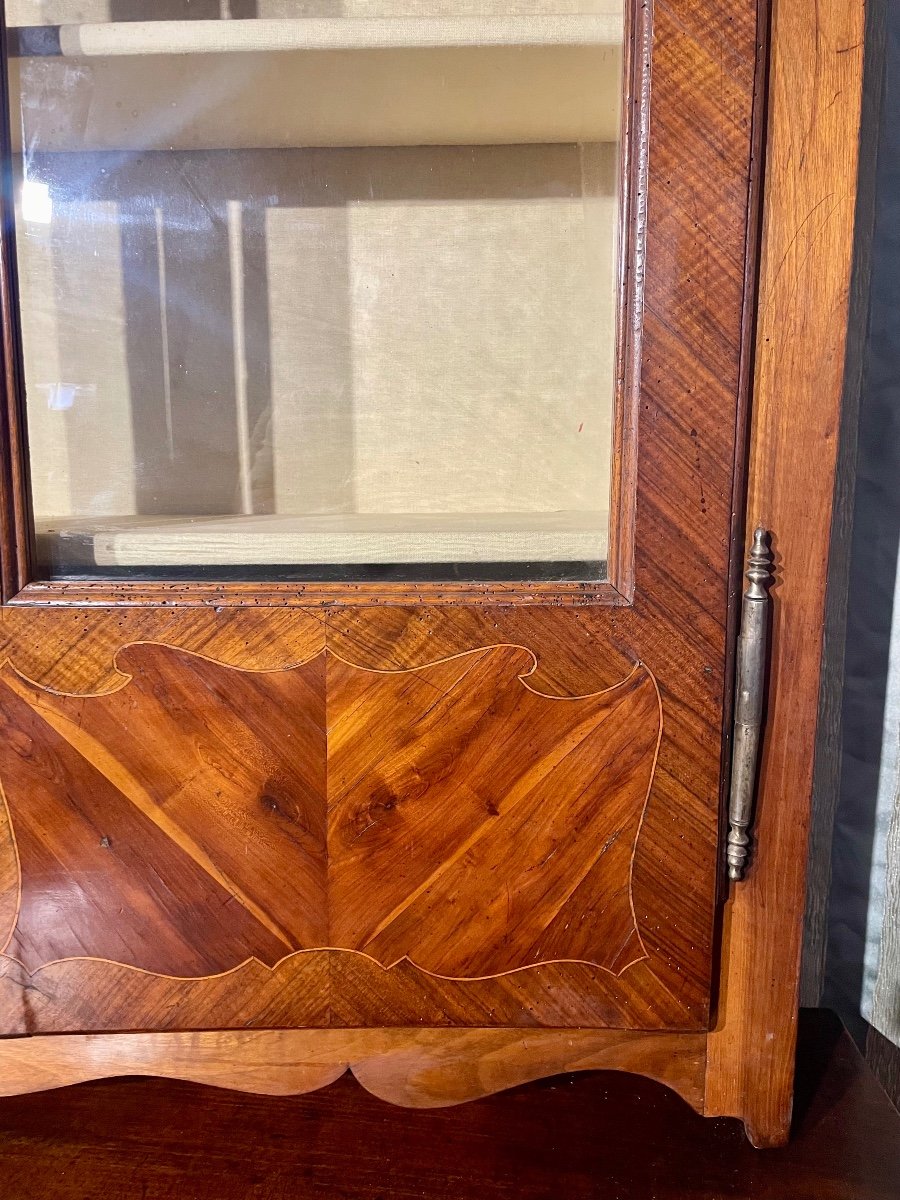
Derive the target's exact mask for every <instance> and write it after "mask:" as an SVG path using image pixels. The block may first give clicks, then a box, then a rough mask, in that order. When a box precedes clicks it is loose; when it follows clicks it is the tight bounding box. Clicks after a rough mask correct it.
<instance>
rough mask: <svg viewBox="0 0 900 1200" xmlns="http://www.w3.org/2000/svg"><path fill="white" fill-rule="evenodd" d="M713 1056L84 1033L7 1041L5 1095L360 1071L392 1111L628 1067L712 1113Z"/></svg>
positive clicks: (275, 1089)
mask: <svg viewBox="0 0 900 1200" xmlns="http://www.w3.org/2000/svg"><path fill="white" fill-rule="evenodd" d="M705 1051H706V1037H705V1035H703V1034H684V1033H681V1034H671V1033H656V1034H654V1033H631V1032H627V1031H610V1030H591V1031H589V1030H568V1031H558V1030H521V1029H516V1030H510V1029H496V1030H484V1029H478V1030H435V1029H368V1030H259V1031H253V1032H234V1033H228V1032H223V1033H155V1034H154V1033H149V1034H112V1035H102V1034H74V1035H64V1036H59V1037H53V1038H24V1039H7V1040H5V1041H0V1095H5V1096H12V1095H19V1094H21V1093H24V1092H39V1091H46V1090H48V1089H50V1088H56V1087H63V1086H66V1085H68V1084H73V1083H81V1082H85V1081H87V1080H90V1079H103V1078H110V1077H114V1076H122V1075H153V1076H161V1077H165V1078H170V1079H184V1080H191V1081H194V1082H197V1083H205V1084H212V1085H215V1086H217V1087H225V1088H231V1089H233V1090H237V1091H246V1092H255V1093H258V1094H266V1095H278V1096H282V1095H296V1094H300V1093H304V1092H311V1091H315V1090H317V1089H318V1088H322V1087H325V1086H327V1085H328V1084H330V1083H333V1082H334V1081H335V1080H336V1079H338V1078H339V1077H340V1076H341V1075H343V1074H344V1073H345V1072H346V1071H351V1072H352V1073H353V1075H354V1076H355V1077H356V1079H357V1080H358V1082H359V1083H360V1084H361V1085H362V1086H363V1087H364V1088H365V1089H366V1090H367V1091H369V1092H371V1093H372V1094H373V1095H375V1096H378V1097H379V1098H380V1099H382V1100H386V1101H388V1102H389V1103H392V1104H397V1105H402V1106H404V1107H408V1108H446V1107H449V1106H452V1105H455V1104H462V1103H465V1102H467V1101H469V1100H475V1099H479V1098H481V1097H483V1096H488V1095H491V1094H493V1093H496V1092H501V1091H505V1090H506V1089H508V1088H511V1087H517V1086H519V1085H520V1084H523V1083H528V1082H531V1081H533V1080H535V1079H540V1078H542V1077H545V1076H549V1075H555V1074H559V1073H561V1072H570V1071H588V1070H622V1071H630V1072H633V1073H635V1074H640V1075H644V1076H646V1077H647V1078H649V1079H653V1080H655V1081H657V1082H658V1083H661V1084H663V1085H664V1086H666V1087H669V1088H671V1089H672V1090H673V1091H675V1092H676V1093H677V1094H678V1095H680V1096H681V1097H682V1099H684V1100H685V1101H686V1102H687V1103H688V1104H689V1105H691V1107H693V1108H694V1109H695V1110H696V1111H698V1112H702V1110H703V1099H704V1069H705Z"/></svg>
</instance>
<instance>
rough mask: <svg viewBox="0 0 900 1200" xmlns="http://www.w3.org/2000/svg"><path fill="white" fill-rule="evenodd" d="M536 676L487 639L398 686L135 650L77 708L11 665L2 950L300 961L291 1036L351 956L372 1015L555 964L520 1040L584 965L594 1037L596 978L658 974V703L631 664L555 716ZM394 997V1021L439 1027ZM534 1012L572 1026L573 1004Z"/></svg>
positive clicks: (443, 1015)
mask: <svg viewBox="0 0 900 1200" xmlns="http://www.w3.org/2000/svg"><path fill="white" fill-rule="evenodd" d="M535 665H536V664H535V659H534V656H533V655H531V654H530V653H529V652H528V651H527V650H525V649H524V648H522V647H518V646H509V645H499V646H494V647H487V648H482V649H479V650H476V651H472V652H469V653H465V654H460V655H457V656H454V657H450V658H447V659H445V660H442V661H439V662H437V663H433V664H430V665H428V666H425V667H421V668H412V669H407V670H399V671H389V670H383V669H377V670H373V669H364V668H361V667H359V666H357V665H355V664H352V663H350V662H347V661H345V660H343V659H341V658H340V657H338V656H337V655H336V654H335V653H334V652H333V651H331V650H329V651H326V652H323V653H319V654H317V655H316V656H315V657H313V658H311V659H310V660H309V661H308V662H306V663H304V664H300V665H297V666H294V667H291V668H289V669H286V670H267V671H248V670H238V669H235V668H233V667H225V666H223V665H221V664H219V663H215V662H213V661H211V660H210V659H208V658H206V657H204V656H201V655H198V654H193V653H187V652H185V651H179V650H175V649H172V648H170V647H165V646H160V645H154V644H139V645H136V646H130V647H128V648H126V649H124V650H123V651H121V652H120V653H119V654H118V655H117V656H116V671H117V673H118V676H119V680H120V682H118V684H117V685H115V686H113V688H112V690H110V691H108V692H105V693H101V694H89V695H87V696H79V695H60V694H57V693H52V692H50V691H48V690H47V689H46V688H42V687H39V686H37V685H36V684H34V683H32V682H30V681H28V680H26V679H24V678H23V677H22V676H21V675H20V674H19V673H18V672H17V671H16V670H15V669H14V668H13V667H11V666H8V667H7V668H6V669H5V670H4V671H3V672H2V674H0V722H2V732H3V737H2V739H0V780H2V783H3V788H4V793H5V796H6V803H7V806H8V812H9V823H8V828H7V845H6V855H5V861H6V867H5V876H6V884H7V887H6V894H5V897H4V907H3V910H2V911H4V912H5V913H6V914H7V919H9V917H10V916H12V917H14V921H12V922H10V928H9V933H8V938H7V939H6V945H5V952H6V954H7V956H8V957H9V959H11V960H14V961H15V962H16V963H18V964H20V967H19V968H17V970H26V971H32V972H35V971H38V970H39V969H40V968H42V967H46V966H48V964H59V966H62V965H64V964H65V963H66V962H68V963H74V962H75V961H76V960H80V961H82V962H84V961H85V960H91V959H93V960H105V962H106V964H107V968H108V969H110V970H111V969H112V968H111V964H120V965H121V966H122V967H123V968H127V967H130V968H136V969H138V970H139V971H141V972H144V973H148V974H153V975H157V976H171V977H177V978H180V979H188V978H198V979H202V978H203V977H209V976H212V975H217V974H221V973H223V972H224V973H227V972H231V971H234V970H236V969H247V968H246V967H245V964H247V963H248V960H253V961H254V962H256V963H257V965H259V966H265V967H268V968H270V969H272V968H277V967H278V964H279V963H280V962H281V960H282V959H289V958H290V956H291V955H297V957H296V958H294V959H293V960H292V961H290V962H289V964H287V965H285V966H284V970H285V971H286V972H287V973H288V975H289V976H290V978H291V979H292V980H294V979H297V978H298V977H299V978H302V979H303V980H304V982H305V984H306V989H305V996H306V999H307V1001H308V1002H309V1003H308V1006H307V1007H306V1008H304V1009H302V1011H300V1012H297V1014H296V1016H295V1018H294V1019H296V1020H298V1021H300V1022H301V1023H315V1022H316V1020H318V1019H321V1016H317V1012H319V1010H322V1009H326V1010H329V1011H330V1008H329V1006H333V1007H338V1008H341V1009H342V1010H343V1011H344V1012H345V1014H346V1010H347V1008H348V1007H350V1005H351V996H352V992H353V988H352V986H351V985H350V983H349V977H350V975H352V974H353V973H354V972H355V973H356V974H358V972H359V970H360V969H361V967H362V964H360V963H358V962H356V963H354V966H353V969H352V970H351V969H350V968H349V966H348V968H347V971H344V970H343V969H342V968H343V960H344V958H346V957H347V953H346V952H355V953H356V955H357V956H359V957H360V958H363V957H364V958H365V959H366V960H371V961H372V963H373V965H375V966H376V967H377V969H376V972H375V977H374V981H373V985H372V986H371V988H370V991H371V993H372V995H374V996H377V995H378V994H379V992H381V991H382V990H383V989H382V988H381V987H380V977H381V976H383V975H384V973H385V971H387V972H388V974H390V972H391V970H392V969H393V968H398V967H400V966H401V965H402V966H403V971H401V972H400V975H401V977H405V979H406V980H407V981H409V980H415V981H416V982H417V983H418V984H419V986H420V987H421V986H422V983H421V978H420V977H423V976H431V977H438V978H446V979H448V980H455V981H458V982H459V984H460V985H462V984H464V983H467V982H469V981H473V980H491V979H496V978H497V977H499V976H503V975H506V974H509V973H513V974H517V973H522V972H524V973H526V974H527V972H528V970H532V969H536V968H541V967H542V966H546V967H547V968H548V970H544V971H543V972H541V971H540V970H538V981H537V982H534V981H524V980H523V981H520V980H515V981H514V982H513V984H512V986H511V988H510V989H509V991H508V993H507V995H511V996H514V997H515V999H514V1000H513V1001H512V1002H511V1003H507V1004H505V1005H504V1004H502V1003H499V1002H497V1001H495V1002H494V1004H493V1007H494V1009H497V1008H505V1009H506V1010H507V1011H508V1012H509V1015H510V1019H512V1020H515V1019H516V1018H517V1016H518V1018H519V1019H521V1018H522V1013H521V1011H519V1012H518V1013H517V1012H516V1008H517V1005H521V1006H522V1007H529V1006H530V1008H531V1009H532V1010H533V1012H534V1016H533V1018H530V1019H537V1020H542V1019H544V1018H543V1015H542V1013H541V1007H542V1004H539V1003H535V1002H533V1001H532V1002H529V1000H528V993H529V984H530V986H531V987H534V986H539V987H546V986H547V981H548V979H552V978H553V972H552V971H549V968H551V967H553V966H554V965H556V967H557V968H558V971H559V973H561V976H562V979H563V980H566V977H567V975H572V974H573V973H575V972H578V971H580V973H581V977H582V978H583V980H584V981H585V987H584V989H583V990H584V994H585V1000H584V1001H582V1002H580V1003H577V1004H576V1005H575V1008H576V1009H578V1010H579V1011H580V1013H581V1015H582V1016H583V1017H586V1018H588V1019H591V1018H592V1017H593V1019H594V1020H596V1019H597V1016H596V1014H597V1013H598V1011H599V1010H598V1001H597V997H596V996H593V995H592V993H595V992H596V991H597V990H598V989H597V984H598V983H599V990H600V992H601V993H602V992H603V991H604V990H605V986H604V985H605V982H606V980H607V978H609V977H611V978H612V979H615V978H617V977H618V976H620V975H622V974H623V973H624V972H626V971H627V970H628V968H629V967H631V966H633V965H635V964H637V963H639V962H641V961H642V960H644V959H646V958H647V954H646V952H645V950H644V948H643V946H642V943H641V939H640V932H639V929H638V926H637V923H636V920H635V913H634V910H633V904H632V889H631V884H632V867H633V862H634V856H635V846H636V843H637V840H638V833H639V827H640V823H641V820H642V818H643V815H644V811H645V806H646V802H647V797H648V794H649V791H650V787H651V783H652V778H653V772H654V767H655V762H656V754H657V749H658V745H659V740H660V736H661V732H662V714H661V708H660V701H659V695H658V691H657V688H656V684H655V682H654V680H653V678H652V676H651V674H650V673H649V672H648V671H647V670H646V668H644V667H642V666H636V667H634V668H633V669H632V671H631V672H630V673H629V674H628V675H627V676H626V678H625V679H624V680H622V681H620V682H619V683H618V684H616V685H614V686H612V687H609V688H606V689H604V690H602V691H600V692H598V693H595V694H591V695H588V696H584V697H570V698H561V697H557V696H548V695H544V694H542V693H541V692H539V691H538V690H536V689H535V686H534V685H533V684H532V683H531V682H530V676H531V675H533V674H534V672H535ZM386 715H388V716H389V719H386ZM4 811H5V810H4ZM17 876H18V877H17ZM14 905H16V908H15V909H14V907H13V906H14ZM51 917H52V918H53V919H50V918H51ZM298 952H314V953H313V955H312V959H310V957H309V956H304V955H302V954H299V955H298ZM316 952H318V955H319V957H320V958H322V960H323V962H326V963H327V970H325V969H324V968H321V969H320V967H319V965H318V964H317V963H316V962H315V961H313V960H314V959H315V957H316ZM341 952H345V953H344V954H343V955H342V953H341ZM73 969H74V968H73ZM363 969H364V968H363ZM79 970H81V968H77V969H76V974H77V973H78V971H79ZM317 970H318V971H320V974H319V976H318V985H317V986H310V979H311V978H312V977H313V976H315V974H316V971H317ZM311 972H312V975H311V974H310V973H311ZM548 972H549V973H548ZM251 973H252V972H251ZM56 974H57V976H58V974H59V971H58V969H57V970H56ZM343 974H347V975H348V982H347V986H346V987H345V986H344V984H341V985H340V986H338V987H337V988H336V989H334V988H332V987H331V986H330V980H331V979H332V978H340V977H341V976H342V975H343ZM19 977H20V976H19V975H18V974H17V971H16V970H13V971H12V973H10V971H9V970H8V971H7V973H6V976H5V978H6V979H8V980H9V979H15V978H19ZM262 978H263V980H265V979H266V976H265V975H263V977H262ZM573 982H574V981H572V980H568V981H567V986H568V987H569V988H571V987H572V986H573ZM523 983H526V986H525V987H524V988H523V987H522V986H521V985H522V984H523ZM391 986H392V987H393V986H394V980H393V979H392V980H391ZM173 987H174V985H173ZM262 990H263V991H265V983H263V986H262ZM335 990H336V992H337V996H335V995H333V994H332V993H333V992H334V991H335ZM451 990H452V988H451ZM457 990H462V992H463V993H464V991H465V989H464V988H462V989H459V988H458V989H457ZM498 990H505V989H498ZM401 991H403V993H404V994H403V995H402V998H401V999H400V1000H399V1001H394V1007H395V1008H396V1007H399V1008H402V1009H403V1011H404V1012H405V1013H406V1014H407V1015H406V1018H405V1019H409V1020H423V1019H425V1017H426V1015H427V1016H428V1019H431V1020H436V1021H440V1020H442V1019H447V1018H448V1017H450V1016H452V1012H451V1013H448V1012H447V1010H446V1007H442V1006H441V1004H440V1001H438V1002H437V1004H431V1005H427V1004H425V1002H424V1001H419V1002H418V1003H416V1001H415V999H414V993H412V992H411V991H410V989H409V987H407V988H406V989H405V990H404V989H401ZM440 991H441V989H440V987H438V988H437V990H436V994H437V995H438V996H439V995H440ZM489 992H490V989H488V993H489ZM520 993H521V995H520ZM362 994H365V992H364V991H363V993H362ZM255 1003H256V1001H255V1000H253V999H252V998H250V997H249V995H248V998H247V1000H246V1006H245V1013H244V1020H245V1021H246V1020H247V1019H248V1018H249V1019H253V1018H254V1016H255V1014H256V1011H257V1009H255V1008H254V1004H255ZM260 1004H261V1008H260V1010H259V1011H263V1010H264V1009H265V1000H264V999H263V1000H261V1001H260ZM543 1006H544V1007H546V1008H547V1010H548V1011H549V1012H552V1013H553V1019H554V1020H559V1021H563V1022H564V1021H566V1019H567V1016H566V1013H567V1008H566V1005H565V1004H563V1006H562V1007H561V1006H560V1005H559V1003H556V1002H549V1003H545V1004H544V1005H543ZM371 1007H372V1005H371V1002H370V1004H369V1008H370V1009H371ZM600 1009H601V1010H602V1005H600ZM295 1011H296V1010H295ZM569 1011H571V1002H570V1004H569ZM123 1019H124V1018H123ZM138 1019H139V1018H138V1016H137V1014H135V1015H133V1016H132V1017H131V1018H130V1020H129V1021H128V1023H129V1024H130V1025H134V1024H135V1023H136V1022H137V1021H138ZM348 1019H349V1018H348ZM361 1019H366V1017H362V1018H361ZM386 1019H390V1018H386ZM457 1019H465V1016H464V1011H462V1010H459V1009H457ZM601 1019H602V1020H606V1019H609V1018H608V1017H604V1018H601ZM615 1019H616V1018H615V1017H614V1016H613V1017H612V1020H613V1021H615ZM51 1020H52V1018H51ZM651 1020H652V1018H651ZM350 1022H351V1023H352V1019H350Z"/></svg>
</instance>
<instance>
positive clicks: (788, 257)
mask: <svg viewBox="0 0 900 1200" xmlns="http://www.w3.org/2000/svg"><path fill="white" fill-rule="evenodd" d="M663 2H664V0H660V3H663ZM864 18H865V7H864V0H818V3H817V4H815V5H813V4H810V3H809V0H774V5H773V14H772V28H771V39H770V64H771V69H770V82H769V96H770V98H771V100H772V104H771V106H770V108H771V120H770V122H769V125H768V129H767V136H766V141H767V170H766V187H765V202H764V217H763V241H762V258H761V271H760V289H759V315H758V321H757V339H756V357H755V388H754V398H753V404H752V414H751V443H750V461H749V478H748V502H747V512H746V515H747V524H748V525H750V526H751V527H752V526H753V525H756V524H761V525H763V526H765V527H766V528H768V529H770V530H771V531H772V533H773V540H774V547H775V551H776V556H777V567H778V577H777V581H776V584H775V587H774V589H773V598H774V601H775V605H774V611H775V617H774V629H773V634H774V637H773V651H772V664H771V675H770V683H769V700H768V723H767V728H766V735H765V745H764V752H763V761H762V766H761V777H760V781H759V789H758V797H757V819H756V828H755V851H754V856H753V861H752V863H751V865H750V868H749V870H748V873H747V877H746V879H745V880H744V881H743V882H741V883H739V884H737V885H734V886H733V888H732V891H731V894H730V895H729V896H728V897H727V899H726V902H725V905H724V920H723V931H722V943H721V977H720V989H719V995H718V1008H717V1012H718V1017H717V1022H716V1025H715V1027H714V1029H713V1030H712V1031H711V1032H710V1033H709V1035H703V1034H699V1035H698V1034H692V1033H687V1034H645V1033H627V1032H626V1033H623V1032H622V1031H616V1030H599V1031H598V1030H576V1031H573V1030H565V1031H553V1030H549V1031H548V1030H544V1031H535V1032H534V1033H533V1034H529V1035H527V1036H523V1032H522V1031H521V1030H519V1031H508V1030H507V1031H503V1030H441V1031H423V1030H393V1031H383V1030H368V1031H337V1030H316V1031H296V1033H293V1034H285V1032H284V1031H279V1030H271V1031H254V1032H247V1033H234V1032H229V1033H209V1034H204V1033H192V1034H178V1033H171V1034H137V1035H135V1034H111V1035H105V1034H93V1035H65V1036H56V1037H53V1038H52V1039H37V1038H25V1039H8V1040H6V1041H3V1042H0V1068H2V1069H0V1077H2V1079H3V1090H4V1091H9V1092H12V1091H26V1090H37V1089H40V1088H42V1087H52V1086H59V1085H60V1084H63V1083H68V1082H75V1081H77V1080H80V1079H86V1078H92V1077H96V1076H98V1075H106V1074H122V1073H131V1072H134V1071H141V1072H142V1073H149V1074H167V1073H168V1074H176V1075H179V1076H181V1077H189V1078H201V1079H207V1080H209V1081H210V1082H213V1081H215V1082H219V1083H227V1084H228V1085H230V1086H245V1087H249V1088H250V1089H251V1090H256V1089H259V1090H273V1089H274V1090H277V1091H302V1090H307V1089H308V1088H309V1087H313V1086H321V1085H322V1084H324V1083H327V1082H328V1081H329V1080H330V1079H332V1078H334V1077H335V1075H336V1074H339V1073H341V1071H343V1070H344V1069H346V1067H347V1066H348V1065H351V1064H353V1066H354V1070H356V1073H357V1074H358V1075H359V1076H360V1077H361V1078H363V1079H364V1082H365V1083H366V1086H370V1087H371V1089H372V1090H373V1091H376V1092H377V1093H378V1094H379V1095H383V1096H385V1097H387V1098H390V1099H392V1100H394V1101H396V1102H400V1103H406V1104H412V1105H422V1104H428V1105H433V1104H442V1103H454V1102H457V1101H459V1100H462V1099H468V1098H471V1097H472V1096H475V1095H482V1094H485V1093H486V1092H491V1091H496V1090H499V1089H500V1088H503V1087H507V1086H510V1085H511V1084H513V1083H518V1082H523V1081H524V1080H526V1079H529V1078H535V1077H537V1076H539V1075H542V1074H548V1073H552V1072H553V1071H558V1070H572V1069H586V1068H597V1067H614V1068H620V1069H627V1070H633V1071H638V1072H642V1073H645V1074H648V1075H650V1076H652V1077H654V1078H658V1079H661V1080H663V1081H664V1082H666V1083H668V1084H669V1085H670V1086H672V1087H674V1088H676V1090H678V1091H679V1092H680V1093H681V1094H682V1095H683V1096H684V1097H685V1099H686V1100H688V1102H689V1103H691V1104H692V1105H693V1106H694V1107H695V1108H697V1109H698V1111H701V1112H704V1113H705V1114H707V1115H710V1116H718V1115H728V1116H734V1117H739V1118H741V1119H742V1120H743V1121H744V1122H745V1125H746V1127H747V1129H748V1132H749V1134H750V1136H751V1138H752V1140H753V1141H754V1143H755V1144H757V1145H776V1144H779V1143H781V1142H783V1141H784V1140H785V1138H786V1137H787V1133H788V1129H789V1124H790V1112H791V1095H792V1084H793V1058H794V1049H795V1041H796V1011H797V989H798V981H799V965H800V950H801V935H802V920H801V918H802V913H803V905H804V898H805V880H806V869H805V867H806V856H807V844H808V835H809V818H810V800H811V790H812V774H813V762H814V753H813V751H814V743H815V735H816V714H817V705H818V696H819V680H820V668H821V657H822V634H823V627H824V612H825V585H826V573H827V567H828V546H829V530H830V524H831V512H832V493H833V484H834V473H835V461H836V451H837V432H838V426H839V419H840V410H841V395H842V388H843V377H844V347H845V342H846V330H847V317H848V296H849V290H850V277H851V258H852V254H851V250H852V233H853V220H854V205H855V196H856V175H857V153H856V147H857V143H858V133H859V120H860V97H861V83H862V63H863V41H864ZM9 219H10V218H9V214H8V213H6V214H4V220H5V221H7V222H8V221H9ZM13 271H14V267H13V264H12V263H10V262H9V260H8V259H7V260H6V261H5V262H4V263H3V270H2V282H3V288H2V294H3V303H4V309H5V312H4V317H5V321H4V327H5V342H6V350H7V354H6V362H7V372H9V371H11V370H12V371H15V370H17V369H18V368H17V366H16V363H17V358H16V356H15V355H14V354H13V355H10V353H9V350H10V346H11V338H13V334H14V330H15V326H14V321H15V319H16V318H15V316H14V314H13V311H12V309H11V307H10V297H11V294H14V284H12V283H11V282H10V281H11V280H12V273H13ZM11 288H12V289H13V290H12V292H11ZM11 331H12V332H11ZM13 382H14V383H15V382H16V381H15V380H13ZM16 390H17V389H16V388H12V389H11V388H10V387H9V386H8V389H7V392H8V394H10V391H12V392H15V391H16ZM2 432H3V433H4V435H5V436H6V437H7V438H9V439H10V443H9V444H10V448H11V451H12V453H11V455H10V459H11V461H12V463H13V468H12V474H15V472H16V470H17V469H19V470H21V469H24V459H23V457H22V456H21V452H20V448H19V447H17V445H16V444H15V443H14V441H13V439H14V436H15V435H14V430H11V429H10V427H9V426H7V427H6V428H5V429H4V430H3V431H2ZM16 463H19V468H16V466H15V464H16ZM9 475H10V472H8V471H7V472H6V473H5V474H4V476H3V478H2V480H0V484H2V485H3V488H4V490H5V491H6V493H7V497H9V494H10V493H9V490H8V489H9V488H10V487H12V488H13V494H14V495H15V494H16V493H18V494H19V495H21V480H18V481H17V480H16V479H12V478H10V477H9ZM4 507H5V511H6V512H7V513H10V512H12V513H15V512H16V510H15V508H14V506H13V507H10V506H9V505H6V506H4ZM24 528H25V526H24V525H23V524H22V521H21V520H20V519H19V517H16V519H15V521H14V527H13V528H11V529H8V530H6V531H5V534H4V540H5V541H6V544H7V545H9V544H11V542H14V541H15V540H16V538H19V539H21V537H22V536H24V535H23V529H24ZM17 531H18V532H17ZM8 583H9V584H10V585H11V586H12V587H13V588H14V589H15V590H19V588H20V587H21V584H22V581H21V580H10V581H8ZM504 1037H505V1038H507V1039H508V1041H509V1045H507V1042H504V1040H503V1039H504ZM285 1039H287V1041H291V1039H292V1040H293V1041H292V1045H291V1046H290V1047H289V1046H288V1045H287V1041H286V1040H285ZM398 1039H399V1041H398ZM498 1039H499V1042H501V1043H503V1044H502V1045H499V1044H495V1043H497V1042H498ZM273 1054H274V1055H276V1060H277V1069H274V1070H273V1068H272V1055H273ZM201 1060H202V1061H201ZM210 1063H212V1067H210V1066H209V1064H210ZM204 1064H205V1065H204Z"/></svg>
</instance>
